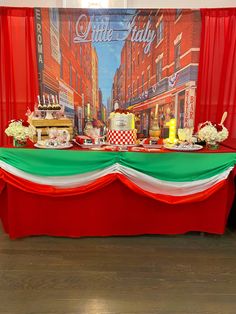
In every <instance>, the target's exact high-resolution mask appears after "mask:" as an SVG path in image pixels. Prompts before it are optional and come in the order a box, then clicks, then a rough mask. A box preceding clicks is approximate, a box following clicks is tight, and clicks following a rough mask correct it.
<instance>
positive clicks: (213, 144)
mask: <svg viewBox="0 0 236 314" xmlns="http://www.w3.org/2000/svg"><path fill="white" fill-rule="evenodd" d="M219 146H220V144H219V142H207V143H206V148H207V149H209V150H217V149H219Z"/></svg>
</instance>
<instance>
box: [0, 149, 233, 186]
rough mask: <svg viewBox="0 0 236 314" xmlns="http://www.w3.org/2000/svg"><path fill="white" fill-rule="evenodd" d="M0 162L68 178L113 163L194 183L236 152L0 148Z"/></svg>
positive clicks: (221, 168)
mask: <svg viewBox="0 0 236 314" xmlns="http://www.w3.org/2000/svg"><path fill="white" fill-rule="evenodd" d="M1 161H2V162H5V163H7V164H8V165H11V166H14V167H16V168H18V169H20V170H22V171H25V172H27V173H31V174H36V175H40V176H67V175H75V174H82V173H86V172H91V171H95V170H99V169H104V168H106V167H109V166H111V165H113V164H115V163H119V164H121V165H123V166H126V167H129V168H133V169H135V170H138V171H141V172H142V173H145V174H147V175H149V176H152V177H154V178H158V179H161V180H166V181H180V182H184V181H194V180H200V179H206V178H209V177H212V176H214V175H216V174H219V173H221V172H223V171H225V170H226V169H228V168H229V167H233V166H234V165H235V164H236V153H215V154H214V153H212V154H210V153H209V154H201V153H132V152H91V151H73V150H72V151H69V150H67V151H59V150H33V149H12V148H0V166H1Z"/></svg>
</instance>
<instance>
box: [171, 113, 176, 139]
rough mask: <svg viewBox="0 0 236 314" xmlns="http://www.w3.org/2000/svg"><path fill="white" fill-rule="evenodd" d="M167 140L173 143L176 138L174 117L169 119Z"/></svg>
mask: <svg viewBox="0 0 236 314" xmlns="http://www.w3.org/2000/svg"><path fill="white" fill-rule="evenodd" d="M169 124H170V127H169V142H170V143H175V140H176V119H170V123H169Z"/></svg>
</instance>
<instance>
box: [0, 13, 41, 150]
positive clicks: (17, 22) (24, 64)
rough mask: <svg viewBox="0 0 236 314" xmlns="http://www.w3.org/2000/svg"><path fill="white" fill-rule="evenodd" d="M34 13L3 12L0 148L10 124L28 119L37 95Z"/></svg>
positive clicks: (0, 22) (0, 31)
mask: <svg viewBox="0 0 236 314" xmlns="http://www.w3.org/2000/svg"><path fill="white" fill-rule="evenodd" d="M34 27H35V26H34V10H33V9H26V8H23V9H21V8H5V7H1V8H0V146H2V145H5V144H6V143H7V142H8V140H7V136H6V135H5V133H4V130H5V128H6V126H7V124H8V121H9V120H11V119H14V118H25V113H26V110H27V108H28V107H29V108H30V109H33V106H34V102H35V100H36V96H37V94H38V75H37V59H36V41H35V28H34Z"/></svg>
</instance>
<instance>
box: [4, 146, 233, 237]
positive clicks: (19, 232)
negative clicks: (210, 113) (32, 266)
mask: <svg viewBox="0 0 236 314" xmlns="http://www.w3.org/2000/svg"><path fill="white" fill-rule="evenodd" d="M235 164H236V153H235V152H234V151H233V150H230V149H227V148H223V147H222V148H221V149H220V150H219V151H217V152H210V151H206V150H203V151H201V152H194V153H193V152H184V153H183V152H170V151H167V150H160V152H158V153H141V152H105V151H87V150H80V149H77V148H74V149H71V150H60V151H59V150H40V149H31V148H29V149H28V148H22V149H19V148H18V149H15V148H0V218H1V221H2V224H3V227H4V230H5V232H6V233H8V234H9V236H10V238H12V239H15V238H19V237H25V236H31V235H50V236H67V237H81V236H112V235H137V234H182V233H186V232H189V231H200V232H209V233H216V234H223V233H224V231H225V226H226V221H227V217H228V214H229V211H230V209H231V206H232V202H233V199H234V192H235V186H234V172H235V168H234V166H235Z"/></svg>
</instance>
